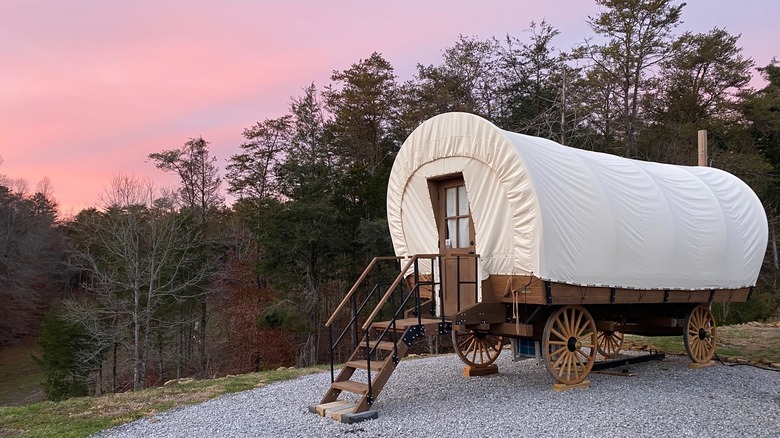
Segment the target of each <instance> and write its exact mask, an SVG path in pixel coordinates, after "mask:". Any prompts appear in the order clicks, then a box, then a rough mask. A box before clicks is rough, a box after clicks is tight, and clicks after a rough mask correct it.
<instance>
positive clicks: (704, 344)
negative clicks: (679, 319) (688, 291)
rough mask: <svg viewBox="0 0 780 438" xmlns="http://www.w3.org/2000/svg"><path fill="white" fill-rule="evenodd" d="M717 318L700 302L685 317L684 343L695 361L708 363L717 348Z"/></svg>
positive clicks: (687, 351) (689, 355) (686, 350)
mask: <svg viewBox="0 0 780 438" xmlns="http://www.w3.org/2000/svg"><path fill="white" fill-rule="evenodd" d="M717 341H718V338H717V333H716V330H715V318H714V317H713V316H712V312H711V311H710V309H709V307H708V306H705V305H703V304H700V305H698V306H696V307H694V308H693V310H691V313H689V314H688V317H687V318H685V332H684V333H683V343H684V344H685V352H686V353H688V357H689V358H690V359H691V361H693V362H694V363H708V362H709V361H710V360H712V357H713V356H714V355H715V349H716V348H717Z"/></svg>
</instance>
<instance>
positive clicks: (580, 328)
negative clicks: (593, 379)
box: [542, 306, 598, 385]
mask: <svg viewBox="0 0 780 438" xmlns="http://www.w3.org/2000/svg"><path fill="white" fill-rule="evenodd" d="M597 346H598V343H597V337H596V322H595V321H593V317H591V316H590V312H588V311H587V310H586V309H585V308H584V307H582V306H566V307H563V308H561V309H558V310H557V311H556V312H555V313H553V314H552V315H550V318H548V319H547V324H545V326H544V337H543V338H542V351H543V352H544V358H545V365H546V366H547V371H549V372H550V374H551V375H552V376H553V378H555V380H557V381H559V382H561V383H563V384H566V385H573V384H575V383H580V382H582V381H583V380H585V377H587V375H588V373H589V372H590V369H591V368H593V363H594V362H595V361H596V350H597Z"/></svg>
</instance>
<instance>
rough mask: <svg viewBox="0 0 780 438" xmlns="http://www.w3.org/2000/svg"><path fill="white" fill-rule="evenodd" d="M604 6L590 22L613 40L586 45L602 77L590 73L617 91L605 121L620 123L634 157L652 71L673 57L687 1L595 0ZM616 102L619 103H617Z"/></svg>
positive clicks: (627, 153) (607, 107) (605, 110)
mask: <svg viewBox="0 0 780 438" xmlns="http://www.w3.org/2000/svg"><path fill="white" fill-rule="evenodd" d="M596 3H597V4H598V5H599V6H602V7H603V8H605V9H604V10H602V12H601V13H599V14H598V15H597V16H596V17H588V20H587V23H588V25H590V28H591V29H592V30H593V31H594V32H595V33H596V34H597V35H601V36H605V37H607V38H608V40H607V41H606V42H605V43H603V44H600V45H598V44H593V45H591V44H590V43H586V47H585V48H584V53H585V54H586V56H588V57H589V59H591V60H592V61H593V62H594V66H593V68H594V69H595V70H596V71H597V72H598V74H594V75H591V78H592V79H598V81H599V82H601V81H606V82H607V84H609V85H607V84H605V86H602V85H599V86H598V88H599V89H606V90H608V91H609V92H610V93H614V94H613V95H612V96H610V97H611V98H610V99H609V100H607V101H605V102H604V105H602V107H601V112H602V113H604V114H610V115H608V116H602V119H605V120H611V119H616V120H618V121H619V122H620V125H619V126H620V127H621V132H620V133H619V134H620V135H621V137H622V144H623V149H624V152H623V155H624V156H626V157H632V156H633V155H634V147H635V145H636V134H637V132H638V130H639V125H640V122H641V119H640V114H639V111H640V101H641V99H642V95H643V93H644V92H645V91H647V76H648V72H649V71H650V69H651V68H653V67H654V66H655V65H656V64H658V63H659V62H661V61H663V60H664V59H666V58H667V57H668V56H669V55H670V53H671V47H672V44H671V43H672V34H671V32H672V29H674V28H675V27H676V26H677V25H678V24H679V22H680V13H681V11H682V8H683V7H684V6H685V3H682V4H679V5H675V4H674V3H673V0H596ZM613 99H614V101H613Z"/></svg>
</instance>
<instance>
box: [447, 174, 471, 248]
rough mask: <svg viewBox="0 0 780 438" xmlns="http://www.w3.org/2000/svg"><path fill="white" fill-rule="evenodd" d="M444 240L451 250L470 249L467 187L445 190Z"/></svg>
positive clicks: (461, 186) (460, 186)
mask: <svg viewBox="0 0 780 438" xmlns="http://www.w3.org/2000/svg"><path fill="white" fill-rule="evenodd" d="M444 195H445V196H444V212H445V216H444V224H445V227H444V234H445V235H444V238H445V239H447V241H449V244H450V246H449V247H450V248H468V247H469V246H470V244H471V242H470V239H469V229H470V225H471V224H470V217H469V203H468V200H467V199H466V186H465V185H459V186H455V187H447V188H446V189H444Z"/></svg>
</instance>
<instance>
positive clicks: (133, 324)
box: [70, 177, 210, 390]
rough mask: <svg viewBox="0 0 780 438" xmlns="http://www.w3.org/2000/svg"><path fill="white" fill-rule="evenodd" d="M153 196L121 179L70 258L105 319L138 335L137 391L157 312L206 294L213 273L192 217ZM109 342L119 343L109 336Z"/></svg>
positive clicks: (81, 230) (79, 224) (83, 222)
mask: <svg viewBox="0 0 780 438" xmlns="http://www.w3.org/2000/svg"><path fill="white" fill-rule="evenodd" d="M154 195H155V191H154V189H153V187H152V186H150V185H149V183H148V182H145V181H141V180H137V179H134V178H131V177H117V178H115V179H114V181H113V185H112V188H111V189H110V190H109V191H107V193H106V194H105V198H104V199H109V200H113V201H115V202H114V203H111V204H109V205H106V206H105V207H104V208H103V209H102V210H100V211H98V210H91V211H89V213H85V212H82V214H80V215H79V216H78V217H77V218H76V221H75V222H74V225H73V227H74V234H75V235H74V238H73V243H74V245H73V251H72V253H71V257H70V264H71V266H72V267H73V268H74V269H77V270H80V271H83V272H85V273H86V274H87V278H86V280H85V281H84V282H83V283H82V285H83V286H84V288H85V289H86V290H87V291H89V292H90V293H92V294H93V295H94V296H95V297H97V300H96V301H97V302H99V303H101V311H102V312H105V313H106V315H108V316H109V317H115V316H117V315H118V316H121V319H122V320H123V321H126V323H127V324H128V325H129V327H130V328H131V332H132V335H131V336H130V344H131V345H130V349H131V350H132V372H133V388H134V389H136V390H137V389H141V388H143V387H144V386H145V383H146V370H147V365H148V361H149V356H150V348H151V342H152V335H153V333H152V331H153V327H154V322H155V318H156V317H158V316H159V314H158V312H159V311H161V309H162V307H163V305H165V304H167V303H170V302H174V303H175V302H179V303H180V302H183V301H185V300H187V299H190V298H192V297H193V295H198V294H202V289H201V288H200V287H199V286H200V285H201V284H202V283H203V281H204V279H205V278H206V277H207V276H208V273H209V267H210V262H209V260H207V259H206V258H204V256H203V252H202V251H201V250H200V248H201V247H202V246H203V245H204V239H203V227H201V226H199V224H198V222H197V220H193V216H192V215H193V212H191V211H184V212H173V211H168V210H161V209H157V208H153V207H152V205H153V203H154V201H155V196H154ZM144 196H145V198H144ZM116 202H120V203H116ZM90 323H91V322H90ZM96 327H97V325H96ZM105 338H107V339H109V340H110V342H115V341H114V339H115V338H114V337H113V336H111V335H110V334H108V335H106V336H105ZM104 345H105V343H104Z"/></svg>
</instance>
